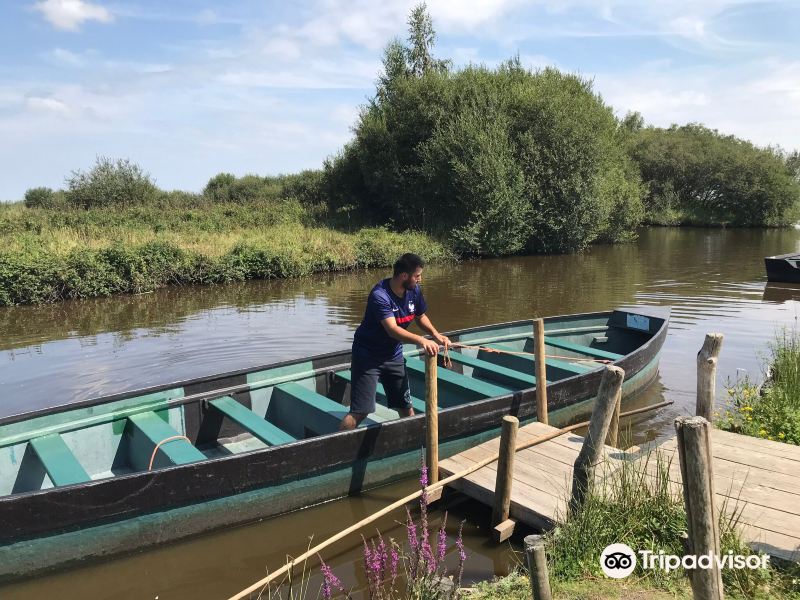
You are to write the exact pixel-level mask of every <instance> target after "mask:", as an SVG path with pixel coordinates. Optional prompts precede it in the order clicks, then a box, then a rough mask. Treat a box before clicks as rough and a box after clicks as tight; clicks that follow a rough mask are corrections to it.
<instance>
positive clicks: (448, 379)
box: [406, 358, 514, 400]
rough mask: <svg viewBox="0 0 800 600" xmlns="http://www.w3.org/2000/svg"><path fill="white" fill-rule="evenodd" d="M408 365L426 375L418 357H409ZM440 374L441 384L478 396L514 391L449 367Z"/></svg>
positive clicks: (418, 372) (502, 394)
mask: <svg viewBox="0 0 800 600" xmlns="http://www.w3.org/2000/svg"><path fill="white" fill-rule="evenodd" d="M406 367H407V368H408V369H411V370H412V371H414V372H415V373H417V374H419V375H423V376H424V374H425V363H424V362H422V361H421V360H418V359H416V358H407V359H406ZM438 376H439V385H444V386H455V387H458V388H460V389H461V390H466V391H470V392H473V393H474V394H475V395H476V396H482V397H484V398H491V397H494V396H507V395H508V394H510V393H511V392H513V391H514V390H513V389H511V388H508V387H504V386H499V385H497V384H494V383H488V382H486V381H481V380H480V379H473V378H472V377H467V376H466V375H462V374H461V373H456V372H454V371H448V370H447V369H442V370H441V371H439V373H438ZM465 400H466V399H465Z"/></svg>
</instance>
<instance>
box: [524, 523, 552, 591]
mask: <svg viewBox="0 0 800 600" xmlns="http://www.w3.org/2000/svg"><path fill="white" fill-rule="evenodd" d="M525 558H527V562H528V573H529V574H530V578H531V591H532V592H533V600H552V598H553V596H552V594H551V593H550V575H549V574H548V571H547V555H546V554H545V551H544V539H543V537H542V536H541V535H526V536H525Z"/></svg>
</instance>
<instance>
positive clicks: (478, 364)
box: [449, 352, 536, 389]
mask: <svg viewBox="0 0 800 600" xmlns="http://www.w3.org/2000/svg"><path fill="white" fill-rule="evenodd" d="M449 356H450V360H452V361H453V362H456V363H459V364H462V365H467V366H469V367H472V368H473V369H476V370H478V372H479V375H478V377H482V378H484V379H492V380H496V381H497V382H498V383H499V384H500V385H510V386H512V387H515V388H520V389H525V388H529V387H533V386H535V385H536V377H535V376H534V375H528V374H526V373H520V372H519V371H516V370H514V369H509V368H507V367H503V366H500V365H496V364H494V363H491V362H489V361H486V360H481V359H480V358H474V357H472V356H467V355H466V354H463V353H461V352H450V354H449ZM484 372H486V374H484Z"/></svg>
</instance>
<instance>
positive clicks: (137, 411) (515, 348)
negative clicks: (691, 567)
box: [0, 307, 669, 580]
mask: <svg viewBox="0 0 800 600" xmlns="http://www.w3.org/2000/svg"><path fill="white" fill-rule="evenodd" d="M668 320H669V311H668V309H656V308H650V307H647V308H642V309H632V310H614V311H608V312H602V313H589V314H579V315H569V316H559V317H549V318H546V319H545V320H544V326H545V343H546V354H547V358H546V362H545V364H546V376H547V380H548V381H547V385H548V412H549V420H550V423H551V424H554V425H559V426H561V425H565V424H567V423H569V422H575V421H577V420H581V419H582V418H585V417H587V416H588V415H589V414H590V413H591V407H592V403H593V400H594V398H595V396H596V394H597V390H598V387H599V384H600V379H601V377H602V367H603V365H604V364H608V363H613V364H615V365H618V366H620V367H622V368H623V369H624V370H625V373H626V376H625V382H624V386H623V397H629V396H631V395H633V394H635V393H636V392H638V391H640V390H641V389H643V388H644V387H645V386H647V385H648V384H649V383H650V382H651V381H652V380H653V379H654V378H655V377H656V375H657V370H658V360H659V353H660V351H661V347H662V345H663V343H664V339H665V337H666V333H667V325H668ZM449 336H450V339H451V340H452V341H453V342H455V343H458V344H461V345H463V346H467V347H461V348H455V349H451V351H450V352H449V358H450V359H451V361H452V366H451V367H450V368H443V367H442V366H440V368H439V369H438V398H439V442H440V446H439V454H440V456H442V457H447V456H450V455H452V454H454V453H456V452H460V451H463V450H465V449H466V448H468V447H471V446H474V445H476V444H478V443H481V442H483V441H486V440H487V439H490V438H492V437H494V436H496V435H498V433H499V425H500V422H501V419H502V417H503V416H504V415H507V414H513V415H516V416H517V417H518V418H519V419H520V421H521V422H523V423H525V422H529V421H532V420H535V419H536V378H535V375H534V373H535V359H534V357H533V356H532V352H533V347H534V340H533V328H532V321H531V320H525V321H516V322H511V323H503V324H499V325H489V326H482V327H475V328H471V329H465V330H461V331H456V332H453V333H450V334H449ZM498 351H499V352H498ZM420 352H421V351H420V349H419V348H417V347H415V346H405V347H404V354H405V358H406V365H407V372H408V375H409V379H410V386H411V393H412V402H413V405H414V409H415V412H416V413H417V414H416V415H415V416H413V417H406V418H399V416H398V414H397V412H396V411H393V410H390V409H389V408H387V406H386V398H385V395H384V393H383V389H382V388H381V387H380V386H379V387H378V396H377V399H378V407H377V411H376V412H375V413H374V414H372V415H370V416H369V418H368V419H366V420H365V421H364V423H362V425H361V426H359V427H358V428H357V429H355V430H353V431H346V432H340V431H338V427H339V423H340V421H341V419H342V417H343V416H344V415H345V414H346V413H347V411H348V407H347V404H348V402H349V395H350V365H349V361H350V352H349V351H342V352H334V353H330V354H323V355H318V356H313V357H310V358H304V359H299V360H292V361H287V362H282V363H278V364H271V365H266V366H262V367H258V368H254V369H248V370H242V371H236V372H230V373H224V374H220V375H214V376H208V377H203V378H199V379H194V380H191V381H182V382H177V383H173V384H170V385H164V386H159V387H155V388H149V389H145V390H139V391H136V392H129V393H125V394H118V395H113V396H105V397H101V398H96V399H92V400H89V401H82V402H76V403H72V404H67V405H64V406H60V407H58V408H53V409H48V410H43V411H36V412H31V413H26V414H20V415H15V416H9V417H5V418H2V419H0V579H3V580H9V579H14V578H18V577H23V576H26V575H31V574H34V573H37V572H41V571H43V570H47V569H52V568H54V567H57V566H66V565H68V564H72V563H75V562H77V561H83V560H89V559H93V558H99V557H105V556H111V555H114V554H118V553H122V552H127V551H130V550H133V549H137V548H142V547H145V546H150V545H154V544H158V543H161V542H166V541H170V540H175V539H179V538H182V537H186V536H189V535H194V534H198V533H201V532H204V531H208V530H211V529H216V528H221V527H225V526H229V525H233V524H237V523H243V522H247V521H253V520H257V519H260V518H265V517H271V516H275V515H278V514H281V513H285V512H287V511H290V510H295V509H299V508H302V507H306V506H309V505H312V504H315V503H319V502H322V501H326V500H330V499H333V498H337V497H342V496H345V495H347V494H355V493H358V492H360V491H362V490H364V489H367V488H371V487H375V486H378V485H382V484H385V483H388V482H391V481H393V480H397V479H399V478H403V477H408V476H410V475H412V474H413V473H415V472H416V471H417V469H418V468H419V464H420V456H421V448H422V446H423V444H424V424H425V417H424V414H423V413H424V412H425V400H424V396H425V363H424V356H422V355H421V353H420Z"/></svg>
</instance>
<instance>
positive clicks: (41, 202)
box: [24, 187, 53, 208]
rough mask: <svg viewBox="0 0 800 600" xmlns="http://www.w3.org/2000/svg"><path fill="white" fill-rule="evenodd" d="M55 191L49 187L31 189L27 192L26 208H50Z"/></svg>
mask: <svg viewBox="0 0 800 600" xmlns="http://www.w3.org/2000/svg"><path fill="white" fill-rule="evenodd" d="M52 200H53V190H51V189H50V188H49V187H36V188H31V189H29V190H27V191H26V192H25V201H24V203H25V206H27V207H28V208H50V205H51V204H52Z"/></svg>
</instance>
